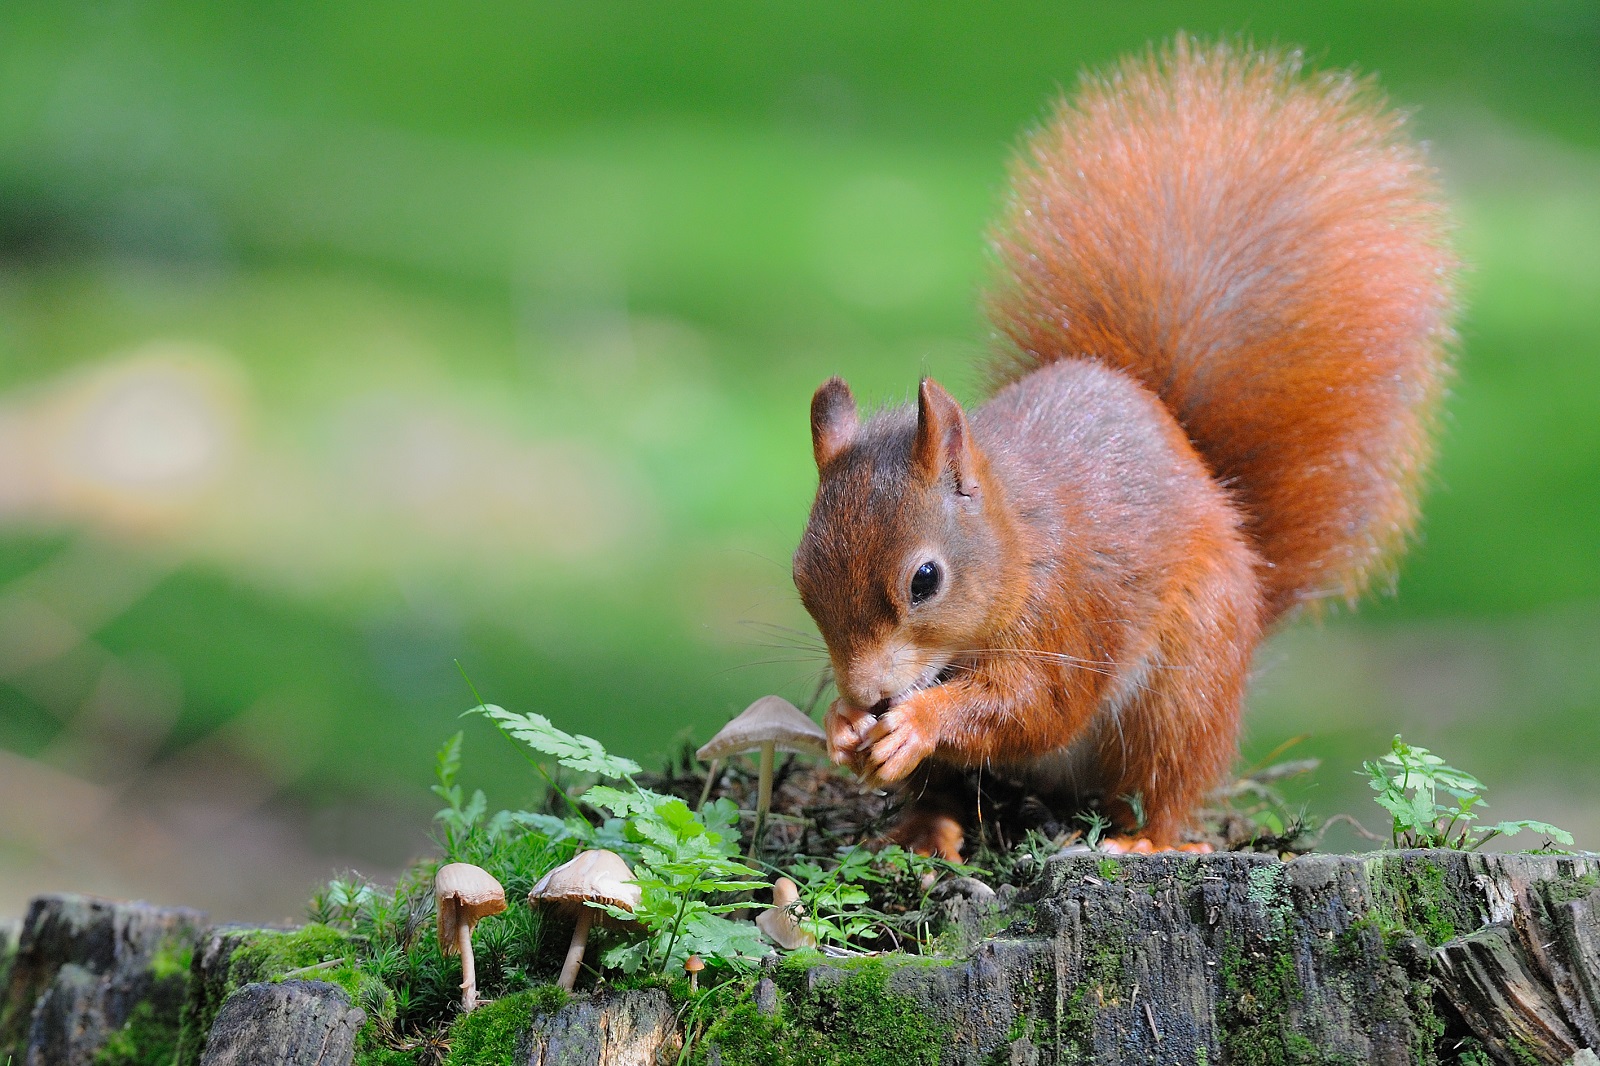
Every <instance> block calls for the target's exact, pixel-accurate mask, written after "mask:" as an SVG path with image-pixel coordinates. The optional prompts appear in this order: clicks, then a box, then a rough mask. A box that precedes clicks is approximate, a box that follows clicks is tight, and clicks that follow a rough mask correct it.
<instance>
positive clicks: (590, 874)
mask: <svg viewBox="0 0 1600 1066" xmlns="http://www.w3.org/2000/svg"><path fill="white" fill-rule="evenodd" d="M779 751H786V752H798V753H803V754H810V755H823V754H825V753H826V751H827V740H826V737H825V735H824V734H823V732H822V730H821V729H820V728H818V726H817V725H816V723H814V722H812V721H811V719H810V718H807V717H806V716H805V715H804V714H802V713H801V712H800V709H799V708H797V707H796V706H795V705H794V704H792V703H790V702H789V701H788V700H785V699H783V698H782V697H779V696H763V697H762V698H761V699H759V700H756V702H754V703H752V704H751V705H750V706H749V707H747V708H746V709H745V711H744V713H743V714H741V715H739V716H738V717H737V718H735V719H734V720H733V721H731V722H729V723H728V724H727V725H725V726H723V728H722V730H721V731H720V732H718V733H717V735H716V736H714V737H712V738H711V740H710V742H709V743H707V744H706V745H705V746H704V747H703V748H701V749H700V750H699V751H698V752H697V753H696V754H697V755H698V756H699V758H700V759H701V761H703V762H709V763H710V764H711V770H710V772H709V773H708V774H707V776H706V792H705V793H704V794H702V796H701V802H702V803H704V801H705V798H706V796H707V795H709V794H710V791H711V784H712V782H713V781H715V780H716V776H717V769H718V767H719V766H720V764H721V762H722V760H724V759H728V758H732V757H733V756H736V755H742V754H745V753H754V752H759V754H760V781H759V785H758V793H757V800H756V820H755V829H754V832H753V833H752V836H751V845H750V850H751V855H752V857H753V856H754V854H755V849H756V841H758V840H760V835H761V831H762V828H763V825H764V823H765V821H766V816H767V811H768V809H769V808H770V807H771V805H772V773H773V764H774V756H775V753H776V752H779ZM433 888H434V898H435V901H436V903H437V906H438V911H439V947H440V948H441V949H442V950H443V951H444V952H445V954H447V955H450V954H459V955H460V956H461V1009H462V1010H463V1011H470V1010H472V1009H473V1008H475V1007H476V1006H477V1005H478V986H477V975H476V973H475V970H474V965H473V957H472V931H473V929H474V928H476V926H477V924H478V922H480V921H482V920H483V919H484V918H487V917H489V916H491V915H495V914H499V913H501V912H502V911H504V910H505V909H506V893H505V889H504V888H502V887H501V885H500V882H498V881H496V880H495V879H494V877H493V876H492V875H490V874H489V872H488V871H486V870H484V869H482V868H480V867H477V866H473V865H471V864H470V863H464V862H453V863H449V864H448V865H445V866H441V867H439V872H438V873H437V874H436V875H434V880H433ZM639 898H640V892H639V886H638V885H636V884H634V883H633V871H632V870H631V869H630V868H629V867H628V864H627V862H626V861H625V860H624V859H623V858H622V856H620V855H618V854H617V853H616V852H614V851H606V850H605V849H603V848H601V849H595V850H591V851H583V852H579V853H578V855H576V856H575V857H574V858H572V859H571V860H570V861H568V862H565V863H562V864H561V865H560V866H557V867H556V868H555V869H554V870H551V871H550V872H549V873H547V874H545V875H544V877H542V878H540V880H539V883H538V884H536V885H534V886H533V891H531V892H529V893H528V903H529V904H530V905H531V906H534V907H541V908H547V909H554V910H556V911H558V912H560V913H563V914H565V915H567V916H569V917H571V918H573V919H574V926H573V930H572V943H571V944H570V945H569V946H568V948H567V958H566V962H565V963H564V964H563V965H562V967H561V976H560V977H559V978H558V979H557V981H556V983H557V984H559V985H560V986H561V987H562V988H564V989H566V990H567V991H569V992H570V991H572V988H573V985H574V984H575V983H576V982H577V980H578V969H579V967H580V966H582V964H583V955H584V951H585V950H586V948H587V947H588V943H589V930H590V929H591V928H593V926H594V924H595V923H596V922H600V923H602V924H604V925H613V926H620V925H621V924H622V920H620V919H618V918H615V917H613V915H612V914H611V912H609V911H606V910H603V909H602V907H603V906H604V905H610V906H612V907H615V908H617V909H618V910H623V911H628V912H632V911H633V909H634V908H635V907H637V906H638V904H639ZM798 901H799V890H798V887H797V886H796V885H795V883H794V882H793V881H791V880H790V879H789V878H787V877H780V878H778V879H777V881H776V882H775V883H774V884H773V887H772V907H771V908H770V909H768V910H763V911H762V912H761V913H760V914H758V915H757V916H756V919H755V922H756V925H757V926H759V927H760V928H761V930H762V932H763V933H765V934H766V935H767V937H768V938H769V939H771V940H772V941H773V942H774V943H776V944H777V945H778V946H779V947H781V948H784V949H785V950H790V951H792V950H794V949H796V948H802V947H813V946H815V945H816V938H815V937H813V936H812V935H811V934H810V933H808V932H806V931H805V930H804V929H802V928H801V927H800V926H799V924H798V923H797V922H796V920H795V912H796V905H797V903H798ZM590 904H595V905H594V906H591V905H590ZM704 967H705V962H704V960H702V959H701V958H700V957H699V956H697V955H691V956H689V959H688V961H687V962H686V963H685V964H684V971H685V972H686V973H687V974H688V975H689V985H690V987H691V988H694V987H696V986H697V984H698V977H699V973H700V971H701V970H702V969H704Z"/></svg>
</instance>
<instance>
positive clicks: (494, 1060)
mask: <svg viewBox="0 0 1600 1066" xmlns="http://www.w3.org/2000/svg"><path fill="white" fill-rule="evenodd" d="M564 1002H566V993H565V992H563V991H562V990H561V989H559V988H556V987H555V986H554V985H546V986H541V987H539V988H531V989H529V990H528V991H526V992H518V993H516V994H515V995H510V996H506V997H505V998H503V999H497V1000H495V1001H494V1002H493V1003H487V1004H484V1005H483V1006H481V1007H479V1008H478V1009H477V1010H475V1011H473V1012H472V1013H471V1014H463V1015H461V1016H460V1017H458V1018H456V1020H455V1021H454V1022H453V1023H452V1024H451V1026H450V1056H449V1057H448V1058H447V1059H445V1064H446V1066H503V1064H504V1063H508V1062H511V1061H513V1059H514V1058H515V1057H516V1051H517V1041H518V1039H519V1038H521V1036H522V1034H523V1033H524V1032H525V1031H526V1030H527V1028H528V1021H529V1019H531V1018H533V1017H534V1016H535V1015H539V1014H548V1013H549V1012H550V1011H552V1010H555V1009H558V1008H559V1007H560V1005H561V1004H562V1003H564Z"/></svg>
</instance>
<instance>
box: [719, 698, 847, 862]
mask: <svg viewBox="0 0 1600 1066" xmlns="http://www.w3.org/2000/svg"><path fill="white" fill-rule="evenodd" d="M756 750H760V752H761V781H760V792H759V793H758V795H757V799H756V825H755V832H754V833H753V834H752V835H751V838H750V856H751V858H754V857H755V853H756V844H757V842H759V841H760V839H761V828H762V823H763V822H765V821H766V818H767V809H768V808H769V807H771V806H772V761H773V754H774V753H775V752H779V751H793V752H800V753H802V754H806V755H826V754H827V753H828V735H827V734H826V733H824V732H823V731H822V727H821V726H819V725H817V723H815V722H813V721H812V720H811V719H809V718H807V717H806V716H805V715H804V714H801V713H800V708H798V707H796V706H795V705H794V704H792V703H790V702H789V701H788V700H786V699H784V698H783V697H782V696H762V697H761V698H760V699H759V700H756V701H755V702H754V703H752V704H751V705H750V706H748V707H746V708H745V709H744V713H743V714H741V715H739V717H737V718H735V719H734V720H733V721H731V722H729V723H728V724H727V725H725V726H723V727H722V729H721V731H720V732H718V733H717V735H716V736H714V737H712V738H711V740H710V741H708V742H707V743H706V746H705V747H703V748H701V749H700V750H699V751H697V752H695V755H696V756H697V757H698V758H699V759H700V761H701V762H709V763H716V762H718V761H720V760H722V759H725V758H727V757H729V756H731V755H738V754H741V753H743V752H747V751H756Z"/></svg>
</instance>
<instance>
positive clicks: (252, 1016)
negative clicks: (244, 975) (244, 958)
mask: <svg viewBox="0 0 1600 1066" xmlns="http://www.w3.org/2000/svg"><path fill="white" fill-rule="evenodd" d="M366 1020H367V1016H366V1014H365V1013H364V1012H363V1011H362V1010H361V1009H360V1008H359V1007H352V1006H351V1005H350V997H349V996H347V995H345V993H344V990H343V989H342V988H340V987H339V986H338V985H330V984H327V983H326V982H323V981H284V982H282V983H280V984H251V985H245V986H244V987H243V988H241V989H239V990H238V991H237V992H235V993H234V994H233V995H232V996H229V997H228V1001H227V1003H225V1004H223V1007H222V1010H221V1011H220V1012H218V1014H217V1020H216V1023H215V1024H214V1025H213V1026H212V1028H211V1039H210V1040H209V1041H208V1042H207V1044H206V1053H205V1056H204V1057H203V1058H202V1059H201V1060H200V1062H201V1066H280V1064H285V1063H296V1064H302V1063H303V1064H304V1066H348V1064H349V1062H350V1060H351V1059H352V1058H353V1057H354V1056H355V1050H356V1033H357V1032H359V1031H360V1029H361V1026H362V1024H363V1023H364V1022H365V1021H366Z"/></svg>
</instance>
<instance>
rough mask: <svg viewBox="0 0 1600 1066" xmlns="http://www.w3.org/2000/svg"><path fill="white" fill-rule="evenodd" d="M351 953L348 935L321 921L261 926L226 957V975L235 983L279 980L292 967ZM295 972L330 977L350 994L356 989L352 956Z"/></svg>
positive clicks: (321, 978) (314, 977) (310, 977)
mask: <svg viewBox="0 0 1600 1066" xmlns="http://www.w3.org/2000/svg"><path fill="white" fill-rule="evenodd" d="M351 954H352V953H351V950H350V941H349V938H348V937H346V936H345V935H344V934H343V933H341V932H339V931H338V930H336V929H329V928H328V927H327V926H325V925H317V924H315V923H313V924H311V925H308V926H305V927H304V928H301V929H296V930H294V931H293V932H275V931H271V930H263V931H262V932H260V933H258V934H256V935H255V936H254V937H253V938H252V939H251V940H250V941H249V943H247V944H245V945H244V946H242V947H240V948H238V949H237V950H235V951H234V953H233V955H232V956H231V957H230V958H229V960H228V976H229V978H230V979H232V980H234V981H235V982H236V986H237V985H246V984H249V983H251V982H252V981H281V980H283V978H284V977H285V976H286V975H288V974H290V973H291V972H292V971H295V970H305V969H306V968H307V967H311V966H316V965H318V964H319V963H325V962H333V961H335V960H338V959H350V958H351ZM295 976H296V977H303V978H304V979H306V980H314V981H331V982H333V983H334V984H337V985H339V986H341V987H343V988H344V989H345V991H347V992H349V993H350V994H351V995H352V996H354V995H355V993H356V983H357V979H356V976H355V967H354V965H353V960H352V962H350V963H346V964H343V965H339V966H329V967H326V968H324V969H320V970H313V971H310V972H308V973H303V974H295Z"/></svg>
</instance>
